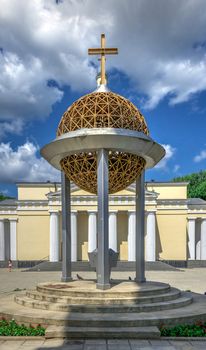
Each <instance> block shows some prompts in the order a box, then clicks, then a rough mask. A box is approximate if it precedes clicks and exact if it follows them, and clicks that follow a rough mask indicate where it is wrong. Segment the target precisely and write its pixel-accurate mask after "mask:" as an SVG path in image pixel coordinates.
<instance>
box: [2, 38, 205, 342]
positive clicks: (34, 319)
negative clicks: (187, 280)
mask: <svg viewBox="0 0 206 350" xmlns="http://www.w3.org/2000/svg"><path fill="white" fill-rule="evenodd" d="M116 53H117V49H114V48H112V49H107V48H106V47H105V37H104V35H102V37H101V48H100V49H90V50H89V54H98V55H100V56H101V74H100V78H98V87H97V90H95V91H94V92H92V93H90V94H88V95H85V96H83V97H82V98H80V99H79V100H77V101H76V102H74V103H73V104H72V105H71V106H70V107H69V108H68V110H67V111H66V112H65V113H64V115H63V117H62V119H61V121H60V124H59V127H58V131H57V137H56V139H55V140H54V141H52V142H51V143H50V144H48V145H46V146H45V147H43V148H42V150H41V154H42V156H43V157H44V158H45V159H47V160H48V161H49V163H50V164H52V165H53V166H54V167H56V168H57V169H59V170H61V172H62V193H61V196H62V238H63V261H62V281H49V282H46V283H39V284H38V285H37V287H36V289H35V290H27V291H26V292H24V291H23V292H20V293H15V296H13V295H12V294H9V295H8V296H5V297H2V298H1V302H0V304H1V305H0V310H1V311H0V316H2V317H5V318H8V319H11V318H12V317H14V318H15V320H16V321H17V322H20V323H22V322H23V323H27V324H30V323H32V324H39V323H41V324H43V325H45V326H46V327H47V328H46V337H47V338H51V337H68V338H98V339H100V338H117V339H120V338H146V339H148V338H158V337H160V331H159V327H160V325H161V324H162V323H164V324H168V325H174V324H179V323H191V322H194V321H198V320H206V308H205V304H206V301H205V296H204V295H202V296H201V295H198V294H195V293H188V292H181V291H180V290H178V289H176V288H172V287H170V285H169V284H167V283H160V282H149V281H146V280H145V265H144V172H145V169H148V168H151V167H153V166H154V165H155V164H157V163H158V162H159V161H160V159H161V158H162V157H163V156H164V154H165V151H164V149H163V147H162V146H160V145H159V144H157V143H156V142H155V141H153V140H152V138H151V137H150V136H149V131H148V128H147V125H146V122H145V120H144V117H143V116H142V114H141V113H140V111H139V110H138V109H137V108H136V107H135V106H134V105H133V104H132V103H131V102H130V101H128V100H126V99H125V98H124V97H122V96H119V95H117V94H115V93H113V92H110V91H109V90H108V88H107V79H106V75H105V55H106V54H116ZM70 181H73V182H74V183H76V184H77V185H78V186H79V187H80V188H82V189H85V190H86V191H90V192H92V193H96V194H97V198H98V231H97V232H98V245H97V251H96V252H95V254H96V255H95V256H96V258H97V261H96V262H95V266H96V268H97V280H96V281H93V280H81V281H80V280H72V271H71V270H72V269H71V217H70V214H71V203H70ZM133 182H136V195H135V198H136V206H135V211H136V224H135V225H136V226H135V228H136V229H135V233H136V234H135V238H136V239H135V246H136V261H135V266H136V268H135V278H134V280H126V281H124V280H122V281H115V280H112V281H111V280H110V268H111V265H112V262H111V261H110V254H109V244H108V196H109V193H114V192H116V191H120V190H122V189H125V188H126V187H128V186H129V185H130V184H131V183H133ZM93 257H94V255H93ZM193 300H194V302H193Z"/></svg>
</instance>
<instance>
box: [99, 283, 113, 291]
mask: <svg viewBox="0 0 206 350" xmlns="http://www.w3.org/2000/svg"><path fill="white" fill-rule="evenodd" d="M96 287H97V289H101V290H106V289H110V288H111V286H110V284H109V283H108V284H100V283H97V284H96Z"/></svg>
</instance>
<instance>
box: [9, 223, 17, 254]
mask: <svg viewBox="0 0 206 350" xmlns="http://www.w3.org/2000/svg"><path fill="white" fill-rule="evenodd" d="M9 222H10V259H11V260H17V236H16V228H17V219H13V218H12V219H9Z"/></svg>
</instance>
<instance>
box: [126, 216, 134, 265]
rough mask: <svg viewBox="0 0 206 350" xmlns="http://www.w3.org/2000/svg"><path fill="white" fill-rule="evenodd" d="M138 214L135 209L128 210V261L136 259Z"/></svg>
mask: <svg viewBox="0 0 206 350" xmlns="http://www.w3.org/2000/svg"><path fill="white" fill-rule="evenodd" d="M135 235H136V216H135V212H134V211H128V240H127V241H128V261H135V256H136V251H135V247H136V244H135V242H136V239H135Z"/></svg>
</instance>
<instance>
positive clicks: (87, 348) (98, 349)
mask: <svg viewBox="0 0 206 350" xmlns="http://www.w3.org/2000/svg"><path fill="white" fill-rule="evenodd" d="M69 350H70V349H69ZM84 350H107V345H106V344H105V345H103V344H85V345H84Z"/></svg>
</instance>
